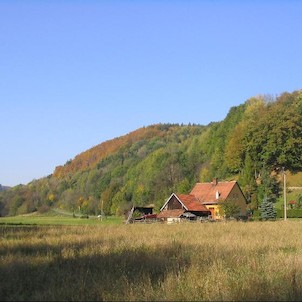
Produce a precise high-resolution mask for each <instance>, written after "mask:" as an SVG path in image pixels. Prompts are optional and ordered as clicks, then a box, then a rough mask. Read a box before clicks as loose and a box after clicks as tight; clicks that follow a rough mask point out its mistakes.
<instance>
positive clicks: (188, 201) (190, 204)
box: [175, 194, 208, 212]
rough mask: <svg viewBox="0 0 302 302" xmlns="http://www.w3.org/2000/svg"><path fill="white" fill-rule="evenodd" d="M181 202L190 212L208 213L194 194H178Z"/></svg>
mask: <svg viewBox="0 0 302 302" xmlns="http://www.w3.org/2000/svg"><path fill="white" fill-rule="evenodd" d="M175 195H176V194H175ZM176 196H177V197H178V199H179V200H181V202H182V203H183V204H184V205H185V207H186V208H187V210H188V211H194V212H208V209H207V208H206V207H205V206H204V205H202V204H201V203H200V202H199V201H198V199H197V198H196V197H195V196H194V195H192V194H177V195H176Z"/></svg>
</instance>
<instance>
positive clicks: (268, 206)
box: [260, 196, 277, 220]
mask: <svg viewBox="0 0 302 302" xmlns="http://www.w3.org/2000/svg"><path fill="white" fill-rule="evenodd" d="M260 213H261V218H262V219H263V220H275V219H276V217H277V211H276V209H275V206H274V203H273V202H272V201H271V200H270V199H269V198H267V197H266V196H265V197H264V199H263V201H262V204H261V206H260Z"/></svg>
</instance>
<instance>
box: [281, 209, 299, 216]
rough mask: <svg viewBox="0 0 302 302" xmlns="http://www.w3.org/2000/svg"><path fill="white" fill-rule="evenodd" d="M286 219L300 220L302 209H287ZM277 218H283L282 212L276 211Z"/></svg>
mask: <svg viewBox="0 0 302 302" xmlns="http://www.w3.org/2000/svg"><path fill="white" fill-rule="evenodd" d="M286 216H287V218H302V209H295V210H294V209H288V210H287V211H286ZM277 218H284V210H280V209H277Z"/></svg>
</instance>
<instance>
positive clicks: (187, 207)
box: [158, 178, 247, 221]
mask: <svg viewBox="0 0 302 302" xmlns="http://www.w3.org/2000/svg"><path fill="white" fill-rule="evenodd" d="M224 202H229V203H232V204H235V205H237V206H238V208H239V209H240V213H239V215H246V205H247V201H246V198H245V196H244V194H243V193H242V190H241V188H240V186H239V184H238V183H237V181H223V182H219V181H218V179H217V178H214V179H213V181H212V182H208V183H197V184H196V185H195V186H194V188H193V189H192V191H191V192H190V194H188V195H184V194H175V193H173V194H172V195H171V196H170V197H169V198H168V200H167V201H166V202H165V204H164V205H163V206H162V208H161V209H160V214H159V215H158V218H162V219H164V220H171V219H174V221H179V220H180V219H181V218H184V217H185V216H188V215H189V213H191V214H193V215H195V216H196V217H197V218H202V217H204V216H209V215H210V217H211V218H212V219H222V218H223V216H224V213H223V212H222V210H221V208H220V205H221V204H222V203H224Z"/></svg>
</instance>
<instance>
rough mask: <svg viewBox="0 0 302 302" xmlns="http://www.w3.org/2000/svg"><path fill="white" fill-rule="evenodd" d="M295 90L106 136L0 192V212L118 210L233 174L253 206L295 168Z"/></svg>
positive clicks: (301, 138) (301, 122) (300, 167)
mask: <svg viewBox="0 0 302 302" xmlns="http://www.w3.org/2000/svg"><path fill="white" fill-rule="evenodd" d="M301 134H302V91H301V90H300V91H295V92H292V93H283V94H281V95H280V96H279V97H277V98H275V99H272V98H269V97H263V96H259V97H253V98H251V99H249V100H247V101H246V102H245V103H243V104H242V105H240V106H236V107H232V108H231V109H230V111H229V113H228V114H227V116H226V118H225V119H224V120H223V121H220V122H215V123H211V124H209V125H207V126H202V125H178V124H158V125H151V126H148V127H144V128H141V129H137V130H135V131H133V132H131V133H129V134H127V135H124V136H122V137H119V138H114V139H112V140H109V141H106V142H103V143H101V144H100V145H97V146H95V147H93V148H91V149H89V150H87V151H85V152H83V153H81V154H79V155H77V156H76V157H75V158H74V159H73V160H70V161H68V162H67V163H66V164H65V165H63V166H59V167H56V169H55V171H54V173H53V174H52V175H49V176H48V177H45V178H42V179H38V180H34V181H32V182H31V183H29V184H28V185H25V186H22V185H20V186H16V187H13V188H11V189H10V190H6V191H3V192H1V193H0V213H1V215H15V214H22V213H27V212H32V211H35V210H39V211H46V210H47V209H49V208H51V207H60V208H62V209H66V210H77V209H81V211H82V212H83V213H84V212H85V213H91V214H96V213H99V212H100V208H101V205H102V206H103V209H104V211H105V213H106V214H119V213H122V212H123V211H124V210H125V209H127V208H129V207H130V206H131V205H133V204H135V205H146V204H151V203H152V204H154V205H155V209H158V208H159V207H160V206H161V205H162V204H163V203H164V202H165V200H166V199H167V198H168V197H169V196H170V194H171V193H172V192H178V193H188V192H190V190H191V189H192V187H193V185H194V184H195V183H196V182H198V181H211V180H212V178H213V177H218V178H219V179H224V180H230V179H236V180H238V181H239V184H240V185H241V187H242V188H243V191H244V193H245V195H246V197H247V198H248V200H249V202H250V207H251V208H253V209H255V208H257V207H258V206H259V204H260V203H261V201H262V199H263V197H264V196H265V195H266V196H269V197H270V198H271V199H273V200H276V199H277V198H278V194H279V193H280V184H279V183H278V175H279V174H280V173H281V169H282V167H284V168H285V169H286V170H287V171H290V172H292V173H295V172H299V171H302V135H301Z"/></svg>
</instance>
